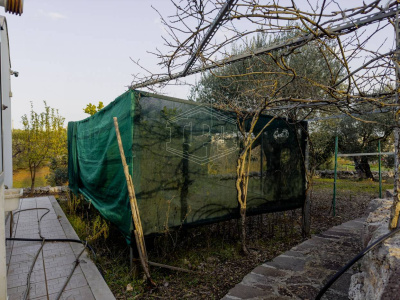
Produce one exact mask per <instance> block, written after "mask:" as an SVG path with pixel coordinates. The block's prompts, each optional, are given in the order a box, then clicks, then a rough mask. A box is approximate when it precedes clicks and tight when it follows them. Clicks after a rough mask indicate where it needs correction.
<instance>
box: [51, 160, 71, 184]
mask: <svg viewBox="0 0 400 300" xmlns="http://www.w3.org/2000/svg"><path fill="white" fill-rule="evenodd" d="M67 159H68V157H67V156H66V155H63V156H62V157H60V159H57V158H54V157H53V158H52V159H51V162H50V166H49V167H50V174H49V175H47V176H46V180H47V183H48V184H49V185H51V186H61V185H64V184H65V183H66V182H68V161H67Z"/></svg>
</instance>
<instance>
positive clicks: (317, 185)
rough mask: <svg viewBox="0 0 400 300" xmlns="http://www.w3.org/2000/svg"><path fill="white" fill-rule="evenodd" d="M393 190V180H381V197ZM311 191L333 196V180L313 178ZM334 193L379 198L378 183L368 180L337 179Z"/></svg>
mask: <svg viewBox="0 0 400 300" xmlns="http://www.w3.org/2000/svg"><path fill="white" fill-rule="evenodd" d="M388 189H393V179H391V180H390V181H388V180H382V196H383V197H385V191H386V190H388ZM313 190H314V191H319V190H326V192H327V193H329V192H330V193H331V194H332V195H333V179H332V178H314V182H313ZM336 193H337V195H339V194H340V193H345V194H354V195H355V194H358V193H367V194H369V195H371V197H378V196H379V182H378V181H372V180H369V179H365V180H358V179H353V180H351V179H337V180H336Z"/></svg>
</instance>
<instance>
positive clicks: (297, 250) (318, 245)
mask: <svg viewBox="0 0 400 300" xmlns="http://www.w3.org/2000/svg"><path fill="white" fill-rule="evenodd" d="M364 221H365V218H362V219H357V220H353V221H349V222H346V223H343V224H342V225H340V226H335V227H332V228H331V229H329V230H328V231H326V232H324V233H322V234H317V235H314V236H313V237H312V238H311V239H309V240H307V241H305V242H303V243H302V244H300V245H298V246H296V247H294V248H292V249H291V250H289V251H287V252H285V253H283V254H282V255H280V256H278V257H275V258H274V259H273V260H272V261H270V262H267V263H265V264H263V265H261V266H259V267H257V268H255V269H254V270H253V271H252V272H251V273H250V274H248V275H247V276H246V277H244V278H243V280H242V282H241V283H239V284H237V285H236V286H235V287H234V288H233V289H231V290H230V291H229V293H228V294H227V295H226V296H225V297H224V298H223V299H224V300H228V299H229V300H230V299H315V297H316V295H317V294H318V292H319V290H320V289H321V288H322V286H323V284H324V283H326V282H327V281H328V279H329V278H330V277H331V276H332V275H333V274H334V273H336V271H338V270H339V269H340V268H341V267H342V266H344V265H345V264H346V263H347V262H348V261H349V260H350V259H351V258H353V257H354V256H355V255H356V254H357V253H358V252H359V251H360V250H361V247H360V246H361V230H362V227H363V224H364ZM353 268H357V264H356V265H355V266H353ZM354 272H355V269H350V270H348V271H347V272H346V273H345V274H343V275H342V277H341V278H339V279H338V281H336V282H335V284H334V285H333V286H332V287H331V288H330V289H329V290H328V291H327V293H326V294H325V296H324V299H332V300H333V299H335V300H341V299H343V300H345V299H346V300H347V299H348V296H347V294H348V290H349V285H350V277H351V275H352V274H353V273H354Z"/></svg>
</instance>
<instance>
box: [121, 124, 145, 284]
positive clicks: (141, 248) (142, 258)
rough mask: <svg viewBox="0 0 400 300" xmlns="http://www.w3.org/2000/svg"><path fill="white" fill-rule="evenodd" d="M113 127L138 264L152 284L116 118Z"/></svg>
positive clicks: (134, 197) (132, 187)
mask: <svg viewBox="0 0 400 300" xmlns="http://www.w3.org/2000/svg"><path fill="white" fill-rule="evenodd" d="M114 126H115V132H116V135H117V141H118V147H119V152H120V154H121V161H122V166H123V168H124V174H125V179H126V184H127V187H128V193H129V202H130V205H131V211H132V218H133V223H134V225H135V231H134V234H135V240H136V246H137V248H138V252H139V257H140V262H141V264H142V267H143V270H144V273H145V275H146V277H147V279H148V280H149V282H150V283H152V280H151V277H150V271H149V265H148V259H147V251H146V245H145V242H144V235H143V229H142V222H141V221H140V215H139V208H138V205H137V201H136V196H135V188H134V186H133V182H132V177H131V175H130V174H129V167H128V164H127V163H126V158H125V153H124V148H123V145H122V140H121V134H120V132H119V127H118V119H117V118H116V117H114Z"/></svg>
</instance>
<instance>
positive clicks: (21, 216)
mask: <svg viewBox="0 0 400 300" xmlns="http://www.w3.org/2000/svg"><path fill="white" fill-rule="evenodd" d="M38 207H41V208H48V209H50V212H49V213H48V214H46V215H45V216H44V217H43V219H42V221H41V232H42V236H44V237H45V238H48V239H50V238H66V239H79V238H78V236H77V235H76V233H75V231H74V230H73V228H72V226H71V224H70V223H69V222H68V220H67V218H66V217H65V214H64V212H63V211H62V209H61V208H60V206H59V205H58V203H57V201H56V200H55V199H54V197H53V196H49V197H38V198H26V199H22V200H21V204H20V209H27V208H38ZM44 213H45V210H29V211H24V212H21V213H18V214H16V215H15V219H14V225H13V237H18V238H39V231H38V219H39V218H40V217H41V216H42V215H43V214H44ZM9 223H10V220H9V218H8V222H7V226H6V234H7V237H9V235H10V231H9V229H10V227H9V226H10V224H9ZM40 245H41V242H31V241H30V242H22V241H7V246H6V248H7V286H8V289H7V291H8V296H9V299H10V300H13V299H22V297H23V294H24V292H25V291H26V288H27V274H28V271H29V269H30V267H31V265H32V262H33V259H34V257H35V255H36V253H37V252H38V250H39V248H40ZM82 249H83V245H82V244H77V243H65V242H63V243H45V245H44V247H43V249H42V251H41V253H40V255H39V257H38V259H37V261H36V264H35V267H34V269H33V272H32V276H31V280H30V283H31V284H30V292H29V298H28V299H35V300H39V299H40V300H42V299H43V300H44V299H46V300H49V299H55V298H56V296H57V294H58V292H59V291H60V290H61V288H62V286H63V285H64V283H65V282H66V279H67V276H68V274H69V273H70V271H71V269H72V268H73V266H74V264H75V261H76V257H77V256H78V255H79V253H80V252H81V251H82ZM79 260H80V264H79V265H78V267H77V268H76V270H75V271H74V273H73V275H72V277H71V280H70V282H69V283H68V285H67V286H66V288H65V290H64V292H63V294H62V297H61V299H70V300H71V299H75V300H80V299H85V300H90V299H98V300H100V299H104V300H112V299H115V298H114V296H113V294H112V293H111V291H110V289H109V287H108V286H107V284H106V283H105V281H104V279H103V277H102V276H101V274H100V272H99V271H98V269H97V267H96V266H95V264H94V263H93V262H92V261H91V259H90V258H89V256H88V255H87V253H86V251H85V252H84V253H83V254H82V255H81V257H80V259H79Z"/></svg>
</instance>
